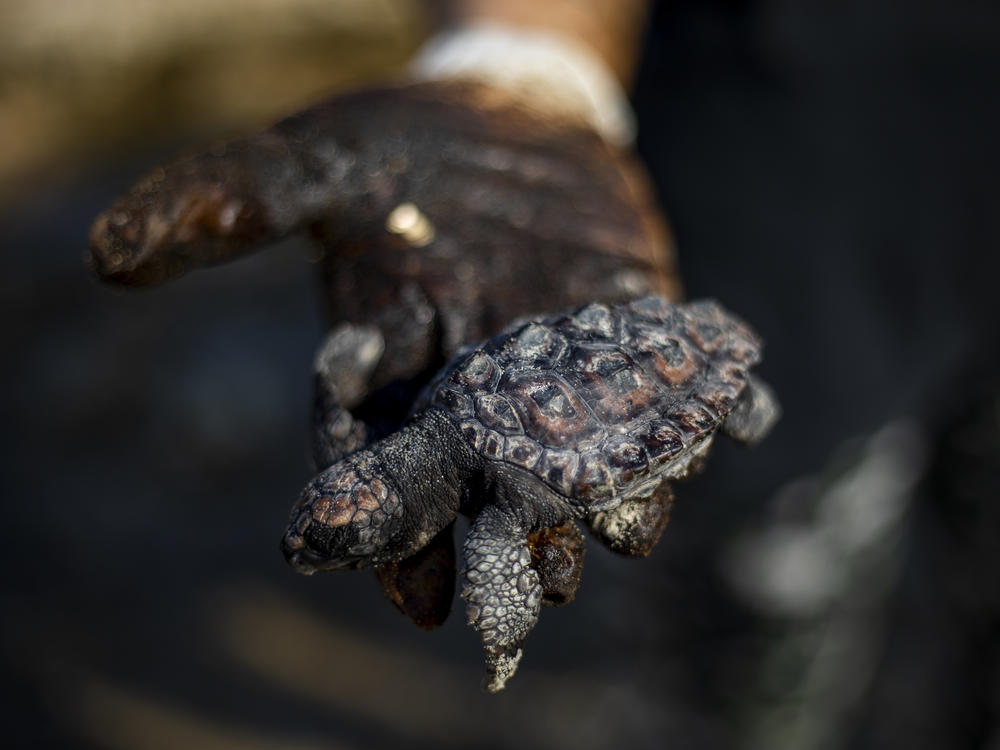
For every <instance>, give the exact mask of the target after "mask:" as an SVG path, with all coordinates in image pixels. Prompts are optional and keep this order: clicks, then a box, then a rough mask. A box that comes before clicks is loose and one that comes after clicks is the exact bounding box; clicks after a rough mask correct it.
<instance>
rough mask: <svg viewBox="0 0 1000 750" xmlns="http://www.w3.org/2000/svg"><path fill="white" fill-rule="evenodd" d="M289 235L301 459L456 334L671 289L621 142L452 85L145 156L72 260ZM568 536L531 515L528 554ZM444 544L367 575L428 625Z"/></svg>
mask: <svg viewBox="0 0 1000 750" xmlns="http://www.w3.org/2000/svg"><path fill="white" fill-rule="evenodd" d="M302 232H308V233H309V234H310V235H312V237H313V238H315V239H316V240H317V247H318V249H319V252H318V253H317V256H316V257H317V258H318V259H319V262H318V266H319V268H320V272H321V277H322V285H321V288H322V291H323V293H324V295H325V298H326V313H327V319H328V323H329V326H330V329H331V330H330V334H329V336H328V337H327V339H326V341H325V342H324V344H323V345H322V346H321V347H320V350H319V353H318V355H317V358H316V375H315V388H316V399H315V417H314V424H315V429H314V440H313V442H314V451H313V452H314V458H315V464H316V467H317V469H322V468H325V467H327V466H329V465H331V464H332V463H334V462H336V461H338V460H340V459H342V458H343V457H344V456H346V455H348V454H349V453H351V452H354V451H356V450H359V449H360V448H363V447H364V446H366V445H368V444H369V443H371V442H373V441H376V440H379V439H380V438H382V437H384V436H386V435H388V434H389V433H391V432H393V431H395V430H396V429H398V428H399V427H400V426H401V425H402V424H403V422H404V421H405V419H406V416H407V414H408V412H409V410H410V408H411V406H412V404H413V402H414V400H415V399H416V398H417V396H418V395H419V394H420V392H421V391H422V390H423V389H424V387H425V386H426V385H427V382H428V381H429V380H430V378H431V377H433V375H434V373H436V372H437V371H438V370H439V369H440V368H441V367H442V366H443V365H444V364H445V363H446V362H447V361H449V360H450V359H451V358H452V357H453V356H454V355H455V353H456V352H457V351H458V350H459V349H460V348H461V347H463V346H465V345H467V344H469V343H470V342H474V341H478V340H481V339H484V338H487V337H489V336H493V335H495V334H496V333H497V332H498V331H500V330H501V329H502V328H503V327H504V326H506V325H508V324H509V323H510V321H512V320H514V319H516V318H520V317H523V316H525V315H535V314H539V313H544V312H549V311H551V310H557V309H562V308H568V307H572V306H575V305H582V304H584V303H587V302H591V301H601V302H621V301H625V300H629V299H633V298H636V297H639V296H642V295H647V294H658V295H662V296H666V297H668V298H676V297H678V296H679V284H678V282H677V277H676V274H675V272H674V263H673V251H672V248H671V245H670V242H669V240H668V237H667V232H666V230H665V227H664V226H663V223H662V220H661V218H660V215H659V211H658V209H657V207H656V202H655V200H654V199H653V196H652V191H651V190H650V189H649V185H648V182H647V179H646V177H645V175H644V174H643V171H642V169H641V167H640V166H639V165H638V164H637V163H636V161H635V160H634V159H633V158H631V156H630V155H629V154H628V153H627V152H625V151H623V150H621V149H618V148H615V147H613V146H610V145H609V144H607V143H605V142H604V141H603V140H602V139H601V137H600V136H599V135H597V133H595V132H594V131H593V130H592V129H589V128H586V127H581V126H579V124H573V123H566V122H562V121H559V120H558V119H555V120H554V119H552V118H548V117H546V116H545V113H544V112H539V111H538V110H537V109H528V108H525V107H521V106H518V104H517V103H516V102H514V101H509V100H508V99H507V98H505V97H498V92H497V91H496V90H494V89H493V88H490V87H484V86H480V85H477V84H473V83H470V82H459V81H450V82H433V83H420V84H403V85H390V86H383V87H379V88H371V89H366V90H362V91H358V92H354V93H350V94H346V95H342V96H339V97H336V98H334V99H331V100H329V101H325V102H321V103H319V104H317V105H315V106H313V107H311V108H309V109H307V110H305V111H303V112H300V113H298V114H296V115H294V116H292V117H288V118H286V119H284V120H282V121H281V122H279V123H277V124H275V125H274V126H272V127H270V128H268V129H267V130H265V131H263V132H262V133H259V134H256V135H252V136H250V137H247V138H243V139H238V140H234V141H231V142H229V143H224V144H219V145H217V146H215V147H213V148H211V149H209V150H206V151H205V152H203V153H200V154H194V155H191V156H187V157H184V158H181V159H178V160H176V161H174V162H173V163H170V164H166V165H164V166H162V167H159V168H157V169H154V170H152V171H151V172H150V173H149V174H148V175H146V177H144V178H143V179H141V180H139V181H138V182H137V183H136V184H135V185H134V186H133V187H132V188H131V189H130V190H129V191H128V192H127V193H125V194H124V195H123V196H122V197H120V198H119V199H118V200H116V201H115V202H114V204H113V205H111V206H110V207H109V208H108V209H107V210H106V211H105V212H103V213H102V214H101V215H100V216H99V217H98V218H97V219H96V221H95V222H94V226H93V228H92V230H91V263H92V265H93V267H94V268H95V270H96V271H97V272H98V273H99V274H100V275H101V276H102V277H103V278H104V279H106V280H108V281H112V282H115V283H119V284H126V285H153V284H158V283H161V282H164V281H166V280H168V279H170V278H173V277H175V276H178V275H180V274H183V273H185V272H187V271H190V270H192V269H194V268H197V267H200V266H205V265H211V264H215V263H220V262H223V261H227V260H231V259H234V258H237V257H240V256H242V255H245V254H247V253H249V252H251V251H253V250H254V249H256V248H259V247H261V246H263V245H266V244H268V243H271V242H274V241H276V240H278V239H281V238H283V237H286V236H288V235H292V234H296V233H302ZM576 540H577V535H575V534H574V533H573V530H571V529H566V528H557V529H553V530H551V531H540V532H539V533H537V534H535V535H534V536H533V537H532V548H531V549H532V554H533V558H532V563H533V565H536V566H539V567H540V568H541V567H545V568H547V569H553V570H554V569H557V568H558V569H559V570H561V571H565V564H564V563H565V560H566V559H573V560H575V562H576V571H577V573H578V572H579V564H580V561H581V560H582V558H581V555H582V550H583V547H582V543H581V542H579V541H576ZM454 554H455V552H454V543H453V539H452V535H451V531H450V529H444V530H442V531H441V533H440V534H438V535H437V536H436V537H434V538H433V539H432V540H430V541H429V542H428V544H427V546H426V547H425V548H423V549H421V550H418V551H417V552H416V553H415V554H414V555H412V556H411V557H410V558H407V559H406V560H401V561H393V562H391V563H387V564H386V565H384V566H377V567H376V573H377V575H378V576H379V579H380V581H381V583H382V585H383V588H384V589H385V591H386V593H387V595H388V596H389V598H390V599H391V600H392V601H393V602H395V603H396V605H397V606H398V607H399V608H400V609H402V610H403V611H404V612H405V613H406V614H407V615H408V616H409V617H410V618H411V619H412V620H414V621H415V622H416V623H417V624H419V625H421V626H422V627H433V626H435V625H438V624H440V623H441V622H442V621H443V620H444V618H445V617H446V616H447V614H448V611H449V609H450V605H451V601H452V598H453V581H454V574H453V572H451V569H452V567H453V565H454ZM554 561H560V562H559V563H558V564H556V562H554ZM572 581H573V577H572V575H568V574H567V575H564V577H563V583H562V585H561V586H560V585H557V583H556V580H555V578H554V577H553V578H552V579H551V586H550V589H549V590H548V593H547V594H546V597H545V601H546V603H550V604H557V603H560V602H564V601H566V600H567V599H568V598H571V596H572V590H573V585H572Z"/></svg>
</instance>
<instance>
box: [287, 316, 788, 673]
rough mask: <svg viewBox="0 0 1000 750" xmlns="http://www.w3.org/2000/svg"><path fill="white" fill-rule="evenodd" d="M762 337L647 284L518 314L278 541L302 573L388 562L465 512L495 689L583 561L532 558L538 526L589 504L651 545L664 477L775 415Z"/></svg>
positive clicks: (560, 521) (664, 508)
mask: <svg viewBox="0 0 1000 750" xmlns="http://www.w3.org/2000/svg"><path fill="white" fill-rule="evenodd" d="M760 354H761V341H760V339H759V338H758V336H757V335H756V334H755V333H754V332H753V331H752V330H751V329H750V328H749V327H748V326H747V324H745V323H744V322H742V321H741V320H740V319H738V318H737V317H735V316H734V315H732V314H731V313H729V312H727V311H726V310H724V309H723V308H722V307H721V306H720V305H719V304H717V303H716V302H714V301H700V302H693V303H690V304H679V305H673V304H670V303H668V302H666V301H665V300H663V299H662V298H659V297H646V298H643V299H640V300H638V301H634V302H631V303H627V304H621V305H616V306H609V305H604V304H597V303H594V304H590V305H587V306H586V307H582V308H579V309H576V310H574V311H572V312H568V313H562V314H556V315H551V316H547V317H540V318H535V319H530V320H527V321H522V322H519V323H516V324H514V325H512V326H510V327H508V328H506V329H505V330H504V331H503V332H502V333H500V334H499V335H498V336H496V337H495V338H492V339H490V340H488V341H486V342H484V343H482V344H480V345H479V346H477V347H475V348H473V349H471V350H466V351H464V352H463V353H461V354H459V355H458V356H456V357H455V358H454V359H453V360H452V361H451V362H450V363H449V364H448V365H447V366H446V367H445V368H444V369H443V370H442V371H441V372H440V373H439V375H438V376H437V377H436V378H435V379H434V381H433V382H432V383H431V384H430V386H429V387H428V388H427V390H426V391H425V392H424V394H423V396H422V397H421V399H420V400H419V401H418V403H417V405H416V407H415V413H414V415H413V416H412V418H411V419H410V420H409V422H408V423H407V424H406V425H405V426H404V427H403V428H402V429H400V430H399V431H397V432H395V433H393V434H391V435H389V436H388V437H386V438H384V439H382V440H380V441H378V442H376V443H374V444H372V445H370V446H369V447H367V448H365V449H363V450H360V451H358V452H356V453H353V454H351V455H349V456H347V457H346V458H345V459H343V460H341V461H339V462H338V463H336V464H334V465H333V466H331V467H330V468H328V469H326V470H325V471H323V472H322V473H320V474H318V475H317V476H316V477H315V478H314V479H313V480H312V481H311V482H310V483H309V485H308V486H307V487H306V488H305V490H304V491H303V493H302V495H301V496H300V498H299V500H298V502H297V504H296V505H295V507H294V509H293V511H292V515H291V520H290V523H289V526H288V529H287V531H286V533H285V535H284V538H283V540H282V547H283V550H284V553H285V555H286V557H287V559H288V560H289V562H290V563H291V564H292V565H293V566H294V567H295V568H296V569H297V570H299V571H300V572H303V573H312V572H313V571H315V570H326V569H337V568H359V567H364V566H368V565H379V564H384V563H391V562H393V561H396V560H400V559H403V558H406V557H408V556H409V555H411V554H413V553H414V552H415V551H417V550H420V549H422V548H424V547H425V546H426V545H427V543H428V541H429V540H431V539H432V538H434V537H435V535H437V534H438V533H439V532H440V531H441V530H442V529H444V528H447V527H448V526H449V524H451V523H452V521H453V520H454V519H455V517H456V514H458V513H462V514H464V515H467V516H469V517H470V518H471V519H472V525H471V528H470V530H469V533H468V535H467V537H466V539H465V544H464V566H463V570H462V573H463V576H464V585H463V589H462V597H463V598H464V599H465V601H466V615H467V619H468V622H469V624H470V625H472V626H473V627H474V628H475V629H476V630H477V631H478V632H479V634H480V636H481V638H482V641H483V646H484V649H485V654H486V667H487V688H488V689H489V690H490V691H491V692H493V691H497V690H500V689H502V688H503V687H504V684H505V683H506V681H507V680H508V679H509V678H510V677H511V675H512V674H513V673H514V671H515V669H516V667H517V664H518V661H519V660H520V658H521V646H522V643H523V642H524V639H525V637H526V636H527V634H528V632H529V631H530V630H531V628H532V627H533V626H534V624H535V622H536V620H537V618H538V612H539V606H540V605H541V603H542V600H543V597H544V596H545V593H546V589H547V588H548V587H550V580H549V579H553V580H554V579H558V577H559V575H560V573H562V572H564V569H565V568H566V567H567V566H572V565H573V564H574V561H573V560H572V559H566V560H564V561H562V562H560V561H559V560H558V558H557V559H556V561H555V562H554V563H552V562H551V561H550V564H549V565H548V566H546V565H541V566H540V565H537V564H536V565H532V548H531V539H530V537H531V536H532V535H537V534H538V533H539V532H544V533H546V534H549V535H553V534H555V535H556V536H557V537H558V535H559V533H560V532H558V531H555V532H554V531H553V530H554V529H566V528H567V526H569V527H570V528H572V522H573V519H583V520H584V521H585V522H586V523H587V525H588V526H589V527H590V529H591V531H592V532H593V534H594V535H595V536H596V537H597V538H598V539H600V540H601V541H602V542H604V543H605V544H607V545H608V546H609V547H610V548H612V549H614V550H616V551H619V552H624V553H627V554H638V555H641V554H647V553H648V552H649V551H650V550H651V549H652V547H653V545H654V544H656V542H657V540H658V539H659V536H660V534H661V532H662V531H663V527H664V525H665V523H666V519H667V514H668V509H669V503H670V500H671V497H672V496H671V492H670V488H669V485H668V482H669V481H670V480H672V479H681V478H683V477H685V476H688V475H689V474H690V473H692V472H693V471H696V470H697V469H698V468H699V467H700V465H701V463H702V462H703V460H704V458H705V457H706V454H707V452H708V450H709V447H710V446H711V444H712V441H713V438H714V436H715V432H716V430H717V429H721V430H722V431H723V432H725V433H726V434H728V435H730V436H731V437H733V438H735V439H737V440H739V441H741V442H744V443H754V442H756V441H757V440H759V439H760V438H762V437H763V436H764V435H765V434H766V433H767V431H768V430H769V429H770V428H771V426H772V424H773V423H774V421H775V420H776V418H777V416H778V406H777V402H776V401H775V399H774V397H773V396H772V394H771V392H770V389H769V388H768V387H767V386H765V385H764V384H762V383H761V382H760V381H759V380H757V379H756V378H754V377H753V376H752V375H750V373H749V370H750V368H751V367H752V366H753V365H755V364H756V363H757V362H759V360H760ZM565 533H566V535H567V537H568V538H570V541H569V543H568V544H567V545H566V546H567V547H568V548H573V547H574V546H575V544H576V541H575V539H574V534H573V532H572V531H568V530H567V531H565ZM577 535H578V532H577ZM554 546H555V548H556V549H559V548H560V544H559V542H558V541H557V542H556V543H555V545H554ZM559 585H560V584H559V583H558V582H556V583H555V587H556V588H558V586H559Z"/></svg>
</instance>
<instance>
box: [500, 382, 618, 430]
mask: <svg viewBox="0 0 1000 750" xmlns="http://www.w3.org/2000/svg"><path fill="white" fill-rule="evenodd" d="M504 390H505V392H506V393H507V394H509V395H510V396H511V401H512V403H513V404H514V406H515V408H516V410H517V412H518V416H519V417H520V418H521V423H522V424H523V425H524V429H525V432H526V433H528V434H530V435H532V436H533V437H535V438H536V439H537V440H538V441H539V442H540V443H542V444H543V445H550V446H555V447H560V446H564V445H576V444H578V443H579V442H580V441H582V440H586V439H587V437H588V436H593V435H596V434H597V433H598V432H599V431H600V426H599V425H598V424H596V422H595V420H594V419H593V418H592V417H591V416H590V414H589V413H588V410H587V407H586V406H585V405H584V403H583V400H582V399H581V398H580V396H579V395H578V394H577V393H575V392H574V390H573V389H572V388H570V387H569V385H568V384H566V383H565V382H564V381H563V380H561V379H560V378H558V377H556V376H555V375H554V374H552V373H546V372H538V373H525V374H521V375H518V376H515V377H512V378H511V379H510V380H509V381H507V383H506V387H505V388H504Z"/></svg>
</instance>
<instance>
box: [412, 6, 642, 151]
mask: <svg viewBox="0 0 1000 750" xmlns="http://www.w3.org/2000/svg"><path fill="white" fill-rule="evenodd" d="M410 72H411V74H412V75H413V76H414V77H415V78H417V79H418V80H441V79H465V80H474V81H477V82H480V83H485V84H488V85H490V86H492V87H495V88H499V89H503V90H505V91H506V92H508V93H509V94H511V96H513V97H514V98H516V99H517V100H519V101H520V102H522V103H524V104H526V105H528V106H530V107H531V108H532V109H535V110H538V111H541V112H543V113H544V114H548V115H551V116H556V117H560V116H562V117H568V118H571V119H575V120H577V121H580V122H582V123H585V124H586V125H589V126H590V127H592V128H593V129H594V130H596V131H597V132H598V133H600V134H601V135H602V136H603V137H604V139H605V140H607V141H608V142H609V143H613V144H615V145H619V146H625V145H628V144H630V143H631V142H632V140H633V139H634V137H635V119H634V115H633V113H632V108H631V105H630V104H629V102H628V98H627V97H626V95H625V91H624V89H623V88H622V86H621V84H620V83H619V82H618V79H617V78H616V77H615V75H614V73H613V72H612V71H611V70H610V69H609V68H608V67H607V66H606V65H605V64H604V63H603V61H602V59H601V58H600V57H599V56H598V55H596V54H595V53H594V52H592V51H591V50H590V49H588V48H587V46H586V45H584V44H581V43H579V42H577V41H576V40H575V39H572V38H570V37H568V36H564V35H562V34H560V33H558V32H554V31H546V30H536V29H524V28H518V27H513V26H505V25H502V24H496V23H482V22H477V23H473V24H469V25H465V26H459V27H457V28H454V29H451V30H446V31H443V32H441V33H439V34H437V35H435V36H434V37H432V38H431V39H430V40H429V41H428V42H426V43H425V44H424V46H423V47H422V48H421V49H420V51H419V52H418V53H417V55H416V56H415V57H414V58H413V60H412V61H411V64H410Z"/></svg>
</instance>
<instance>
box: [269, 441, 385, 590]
mask: <svg viewBox="0 0 1000 750" xmlns="http://www.w3.org/2000/svg"><path fill="white" fill-rule="evenodd" d="M380 469H381V467H380V462H379V461H378V460H377V459H376V458H375V457H374V455H373V454H372V453H371V452H369V451H360V452H358V453H355V454H353V455H352V456H349V457H348V458H346V459H344V460H343V461H340V462H339V463H336V464H334V465H333V466H331V467H330V468H329V469H327V470H326V471H323V472H321V473H320V474H318V475H317V476H316V477H315V478H313V480H312V481H311V482H310V483H309V484H308V485H307V486H306V488H305V489H304V490H303V491H302V494H301V495H300V496H299V500H298V502H297V503H296V504H295V507H294V508H293V509H292V515H291V519H290V520H289V524H288V529H287V530H286V531H285V535H284V537H282V540H281V549H282V552H284V554H285V559H286V560H288V562H289V564H291V565H292V567H294V568H295V569H296V570H297V571H298V572H300V573H306V574H309V573H313V572H315V571H317V570H337V569H344V568H349V569H350V568H363V567H366V566H368V565H372V564H378V563H379V562H381V559H380V558H381V556H382V555H381V553H383V552H384V551H385V550H386V548H387V547H390V548H391V547H394V546H395V545H394V544H393V542H394V541H395V540H394V537H395V536H396V535H397V534H398V533H399V532H400V527H401V526H402V524H401V523H400V518H401V516H402V514H403V509H402V503H401V502H400V499H399V494H398V493H397V492H396V489H395V487H393V486H392V483H391V481H390V480H389V479H388V477H386V476H385V475H384V473H383V472H381V471H380Z"/></svg>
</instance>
